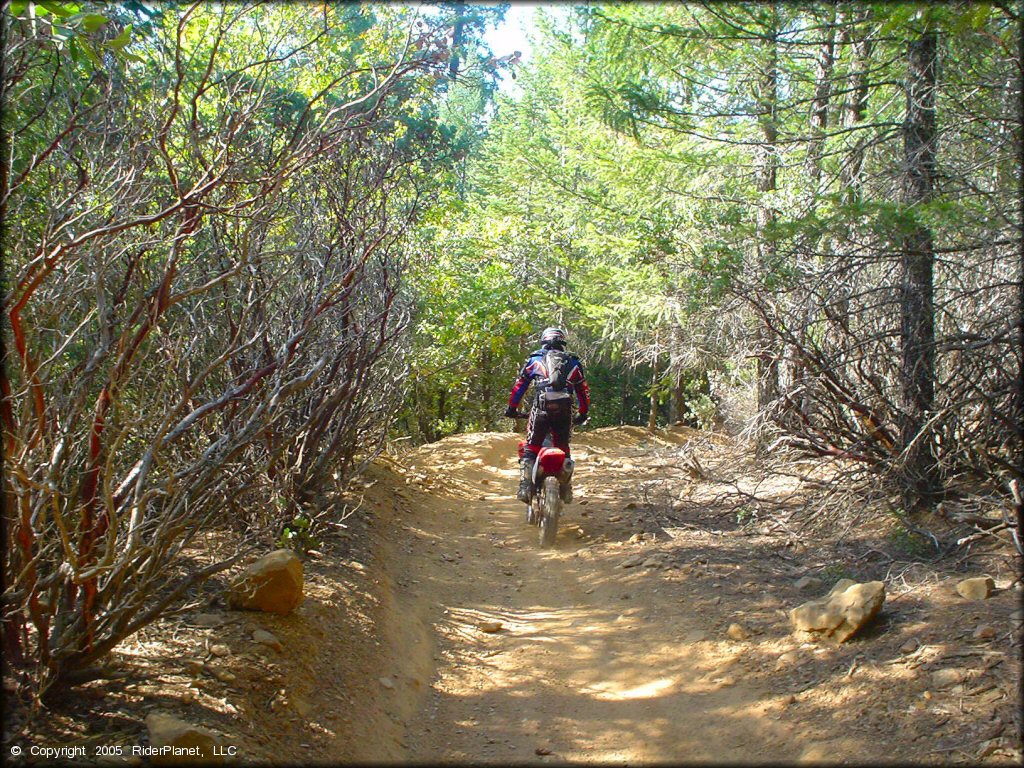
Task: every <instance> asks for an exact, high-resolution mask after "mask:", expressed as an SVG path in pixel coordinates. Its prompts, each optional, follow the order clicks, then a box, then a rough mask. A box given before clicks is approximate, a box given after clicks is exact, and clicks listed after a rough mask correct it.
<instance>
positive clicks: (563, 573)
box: [351, 435, 872, 763]
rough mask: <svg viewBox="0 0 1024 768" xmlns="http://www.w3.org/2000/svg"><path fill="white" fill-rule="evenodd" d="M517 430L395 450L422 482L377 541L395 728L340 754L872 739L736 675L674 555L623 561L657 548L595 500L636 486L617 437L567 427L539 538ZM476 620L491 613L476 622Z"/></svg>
mask: <svg viewBox="0 0 1024 768" xmlns="http://www.w3.org/2000/svg"><path fill="white" fill-rule="evenodd" d="M634 437H636V436H635V435H634ZM516 439H517V438H516V437H515V436H513V435H507V436H504V435H471V436H461V437H458V438H453V439H450V440H448V441H443V442H442V443H440V444H436V445H434V446H430V447H427V448H425V449H422V450H421V451H419V452H418V453H416V454H413V455H410V456H408V457H407V458H406V460H405V465H406V467H407V470H408V472H409V473H410V475H411V477H412V478H413V479H414V483H413V484H414V486H415V485H416V484H425V485H426V490H427V491H428V492H427V493H421V492H417V491H412V490H410V491H407V492H405V494H404V495H405V496H406V498H407V499H408V501H409V502H410V505H411V507H412V508H413V509H414V513H413V514H410V515H407V516H405V518H404V519H402V520H401V521H400V522H399V526H400V527H399V529H398V532H397V533H396V534H395V535H393V536H390V537H388V540H387V542H386V543H385V544H384V547H385V551H384V552H383V553H382V554H383V557H382V562H384V563H387V570H388V573H389V574H391V576H392V579H393V582H392V583H391V584H390V587H391V589H390V595H389V597H388V599H387V610H386V611H385V616H386V618H385V620H384V621H385V627H384V632H383V634H384V636H385V637H388V638H389V646H388V647H387V648H386V649H385V651H384V658H383V659H382V669H381V673H382V674H383V675H385V676H386V679H385V680H384V681H382V682H381V691H380V694H381V706H382V707H383V709H384V710H385V711H386V712H387V714H388V715H389V720H390V721H391V722H392V723H397V724H398V725H399V726H400V727H401V728H403V729H404V733H403V734H402V735H400V736H399V737H398V738H397V739H394V740H388V739H383V740H377V739H374V740H373V743H370V742H367V743H365V745H364V747H365V750H360V752H357V753H356V754H354V755H351V757H353V758H354V759H357V760H360V761H362V760H384V761H393V760H396V759H397V760H402V759H412V760H416V761H425V762H438V761H458V762H465V761H473V762H481V761H484V762H486V761H496V762H502V763H508V762H523V761H542V760H550V759H556V760H566V761H573V762H600V763H607V762H628V763H638V762H644V763H650V762H679V761H724V762H739V761H754V762H765V761H785V762H793V761H799V760H813V761H820V760H822V759H824V758H827V757H829V756H832V755H835V754H836V752H840V753H843V754H845V755H847V756H863V755H864V754H865V753H870V752H871V751H872V750H869V749H866V744H864V743H863V741H862V740H861V739H859V738H856V737H854V738H850V737H847V736H843V737H838V738H837V737H836V736H835V735H834V734H829V733H827V732H822V731H821V730H820V729H815V730H814V731H812V730H811V729H810V728H807V727H806V726H807V723H806V713H801V712H795V713H793V712H790V713H789V714H787V708H788V707H789V704H790V703H791V701H790V700H789V698H790V695H789V694H788V693H786V692H772V691H770V690H767V689H766V688H765V687H763V686H761V685H759V684H758V683H757V682H755V681H747V680H744V679H743V675H742V672H741V669H740V668H741V667H742V666H743V664H741V663H739V662H741V660H742V658H743V657H744V655H745V654H748V653H749V652H750V646H751V644H750V643H749V642H735V641H733V640H730V639H728V638H727V637H726V636H725V635H724V634H723V632H722V629H721V627H720V626H719V625H720V624H721V621H720V618H721V617H719V616H717V615H714V616H712V615H709V614H708V612H707V610H706V609H707V608H708V607H709V606H713V605H715V604H716V602H719V603H720V600H721V598H720V597H719V598H718V601H715V600H714V596H713V595H710V594H707V593H708V590H707V588H706V587H700V586H699V582H698V584H697V585H694V584H692V583H689V582H687V581H686V579H685V577H684V575H683V574H682V573H681V572H680V571H679V570H678V566H680V565H681V564H682V560H676V562H674V563H671V562H667V561H662V562H661V563H658V565H662V566H664V565H666V564H667V565H668V566H669V567H668V568H664V567H655V565H654V564H653V563H650V564H649V566H650V567H644V565H638V566H636V567H632V568H623V567H622V563H623V560H624V557H626V556H628V555H629V554H632V553H634V551H640V552H641V553H655V552H656V551H657V549H658V547H657V540H654V541H648V542H633V543H632V544H629V543H627V542H625V541H624V540H625V539H628V538H629V536H630V535H631V532H630V531H628V530H625V529H624V528H623V526H621V525H620V526H616V523H617V522H621V520H620V519H619V518H618V517H617V516H616V515H614V514H612V512H611V510H614V509H619V508H621V507H622V506H623V505H624V504H628V500H629V499H630V498H636V497H637V495H638V493H639V478H638V477H637V476H636V474H635V468H632V467H631V465H630V462H629V457H628V453H629V452H628V451H626V452H624V453H623V452H615V451H611V452H609V451H606V450H605V449H602V448H601V447H600V445H601V436H600V435H595V436H594V437H593V438H592V439H591V440H589V441H588V439H587V437H586V436H580V437H579V439H578V440H577V447H576V454H577V457H578V472H577V477H576V503H575V504H573V505H571V506H569V507H568V508H567V513H566V515H565V518H564V519H563V522H562V527H561V530H560V532H559V536H558V541H557V544H556V547H555V548H554V549H553V550H543V551H542V550H540V549H539V548H538V546H537V541H536V539H537V531H536V529H535V528H532V527H530V526H527V525H526V523H525V520H524V518H525V515H524V507H523V505H522V504H521V503H519V502H517V501H515V500H514V499H513V498H511V497H510V494H511V489H513V488H514V485H515V480H516V476H517V473H516V466H515V462H514V456H515V445H516ZM634 442H636V441H635V440H634ZM644 449H645V446H644V447H638V451H642V450H644ZM443 477H447V478H449V481H448V482H446V483H443V482H440V480H439V479H440V478H443ZM417 481H418V482H417ZM662 536H663V537H664V538H667V537H665V535H664V533H663V534H662ZM595 544H597V545H596V546H595ZM644 544H647V545H648V546H646V547H644ZM665 551H667V552H669V553H670V554H671V552H672V550H671V549H667V550H665ZM662 554H664V552H663V553H662ZM679 554H683V553H679ZM690 555H692V552H688V553H686V556H687V557H689V556H690ZM641 557H644V558H645V559H646V557H645V555H644V554H641ZM673 576H674V577H675V578H673ZM486 621H499V622H501V623H502V629H501V630H500V631H499V632H497V633H486V632H483V631H481V629H480V628H479V627H478V625H479V624H480V623H481V622H486ZM754 642H755V643H756V641H754ZM826 730H827V729H826ZM549 754H550V755H551V757H547V755H549Z"/></svg>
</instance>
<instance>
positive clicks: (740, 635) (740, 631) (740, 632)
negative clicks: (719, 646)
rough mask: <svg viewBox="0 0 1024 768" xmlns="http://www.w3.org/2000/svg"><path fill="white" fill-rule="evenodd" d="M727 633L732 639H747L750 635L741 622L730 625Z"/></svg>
mask: <svg viewBox="0 0 1024 768" xmlns="http://www.w3.org/2000/svg"><path fill="white" fill-rule="evenodd" d="M725 634H727V635H728V636H729V637H730V639H732V640H746V639H747V636H748V633H747V630H745V629H744V628H743V626H742V625H741V624H737V623H736V622H733V623H732V624H730V625H729V628H728V629H727V630H726V631H725Z"/></svg>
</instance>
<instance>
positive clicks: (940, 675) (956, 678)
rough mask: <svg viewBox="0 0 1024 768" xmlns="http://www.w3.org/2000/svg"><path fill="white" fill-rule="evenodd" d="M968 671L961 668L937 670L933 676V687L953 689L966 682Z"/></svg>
mask: <svg viewBox="0 0 1024 768" xmlns="http://www.w3.org/2000/svg"><path fill="white" fill-rule="evenodd" d="M966 677H967V671H966V670H965V669H962V668H960V667H946V668H945V669H937V670H935V671H934V672H932V674H931V681H932V685H933V686H934V687H936V688H940V689H941V688H951V687H952V686H954V685H958V684H960V683H962V682H963V681H964V679H965V678H966Z"/></svg>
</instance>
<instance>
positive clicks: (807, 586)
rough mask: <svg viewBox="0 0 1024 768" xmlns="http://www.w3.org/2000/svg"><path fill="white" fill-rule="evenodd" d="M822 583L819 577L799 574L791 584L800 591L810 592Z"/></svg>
mask: <svg viewBox="0 0 1024 768" xmlns="http://www.w3.org/2000/svg"><path fill="white" fill-rule="evenodd" d="M822 583H823V582H822V581H821V579H818V578H815V577H814V576H801V577H800V578H799V579H797V580H796V581H794V582H793V586H794V587H796V588H797V589H799V590H800V591H801V592H812V591H814V590H817V589H818V588H819V587H821V586H822Z"/></svg>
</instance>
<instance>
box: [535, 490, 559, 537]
mask: <svg viewBox="0 0 1024 768" xmlns="http://www.w3.org/2000/svg"><path fill="white" fill-rule="evenodd" d="M541 494H542V496H543V505H542V506H541V509H540V545H541V546H542V547H553V546H554V545H555V536H556V535H557V534H558V518H559V517H561V516H562V496H561V494H560V493H559V488H558V478H557V477H546V478H544V489H543V490H542V491H541Z"/></svg>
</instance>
